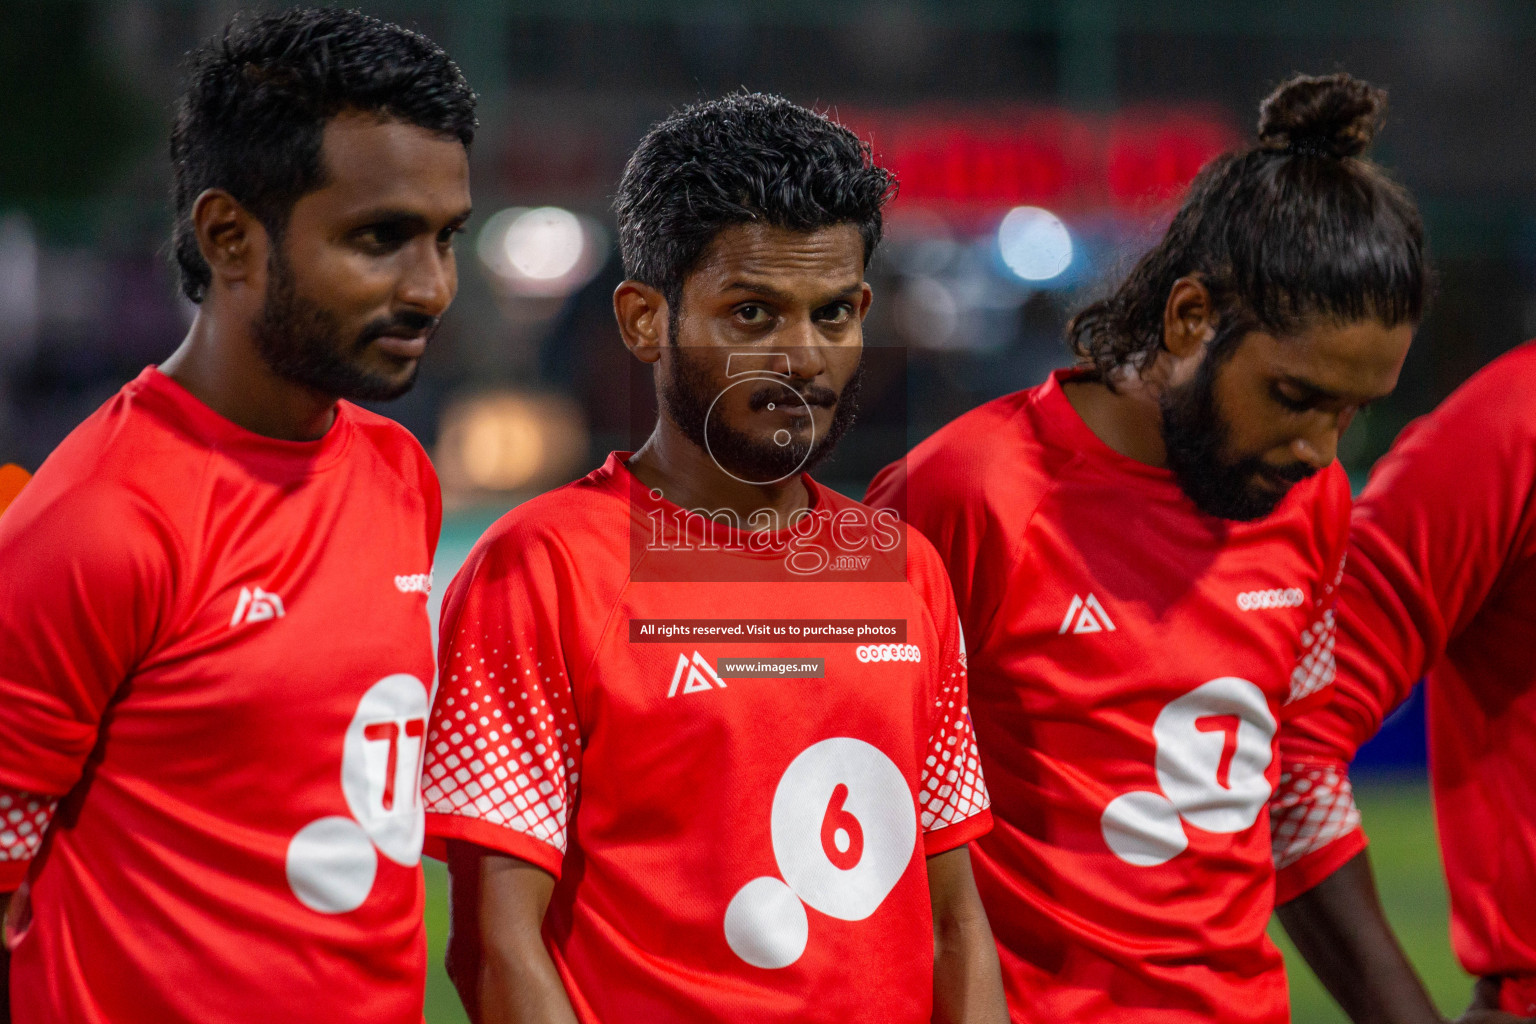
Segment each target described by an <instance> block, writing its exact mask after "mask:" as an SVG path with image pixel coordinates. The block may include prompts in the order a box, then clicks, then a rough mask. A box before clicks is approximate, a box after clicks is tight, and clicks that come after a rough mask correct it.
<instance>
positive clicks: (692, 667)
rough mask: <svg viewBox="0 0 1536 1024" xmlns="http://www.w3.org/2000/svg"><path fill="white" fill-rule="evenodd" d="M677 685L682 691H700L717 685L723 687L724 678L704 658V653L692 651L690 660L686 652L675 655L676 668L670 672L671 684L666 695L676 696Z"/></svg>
mask: <svg viewBox="0 0 1536 1024" xmlns="http://www.w3.org/2000/svg"><path fill="white" fill-rule="evenodd" d="M679 685H681V686H682V688H683V692H684V693H700V692H702V691H704V690H713V689H716V688H717V687H718V688H719V689H721V690H723V689H725V680H724V679H721V678H720V675H719V673H717V672H716V671H715V667H714V666H713V665H711V664H710V663H709V662H707V661H705V660H704V655H702V654H700V653H699V652H698V651H694V652H693V658H692V660H690V659H689V657H688V655H686V654H679V655H678V656H677V668H676V669H675V670H674V671H673V673H672V685H671V687H669V688H668V689H667V696H668V697H676V696H677V688H678V686H679Z"/></svg>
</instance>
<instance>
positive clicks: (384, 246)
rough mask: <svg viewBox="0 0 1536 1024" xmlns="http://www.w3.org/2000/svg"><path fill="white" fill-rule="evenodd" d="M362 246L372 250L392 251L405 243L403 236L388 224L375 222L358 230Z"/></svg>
mask: <svg viewBox="0 0 1536 1024" xmlns="http://www.w3.org/2000/svg"><path fill="white" fill-rule="evenodd" d="M357 237H358V240H359V241H360V242H361V243H362V245H363V248H365V249H370V250H372V251H374V252H393V251H394V250H396V249H398V248H400V246H401V245H403V244H404V243H405V236H404V235H403V234H402V233H401V232H400V231H398V230H396V229H395V228H393V227H390V226H389V225H388V224H375V225H374V226H373V227H368V228H363V230H362V231H360V232H358V236H357Z"/></svg>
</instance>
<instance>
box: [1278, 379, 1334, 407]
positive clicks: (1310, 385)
mask: <svg viewBox="0 0 1536 1024" xmlns="http://www.w3.org/2000/svg"><path fill="white" fill-rule="evenodd" d="M1279 382H1280V383H1281V384H1289V385H1290V386H1291V387H1293V388H1296V389H1297V390H1298V391H1302V392H1304V395H1303V397H1304V398H1311V399H1318V398H1320V399H1323V400H1325V401H1330V402H1342V401H1346V400H1347V396H1345V395H1341V394H1338V393H1337V392H1335V391H1332V390H1330V389H1328V388H1325V387H1323V386H1322V385H1321V384H1317V383H1314V382H1313V381H1310V380H1307V379H1306V378H1305V377H1297V376H1295V375H1294V374H1289V373H1288V374H1286V375H1285V376H1283V377H1281V378H1280V381H1279Z"/></svg>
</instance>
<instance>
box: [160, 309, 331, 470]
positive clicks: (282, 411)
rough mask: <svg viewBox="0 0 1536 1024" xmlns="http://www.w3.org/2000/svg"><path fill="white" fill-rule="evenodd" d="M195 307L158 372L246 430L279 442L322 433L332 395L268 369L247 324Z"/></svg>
mask: <svg viewBox="0 0 1536 1024" xmlns="http://www.w3.org/2000/svg"><path fill="white" fill-rule="evenodd" d="M206 306H207V302H206V301H205V308H202V309H199V310H198V312H197V317H196V319H194V320H193V321H192V327H191V329H190V330H189V331H187V336H186V338H184V339H183V340H182V343H181V345H180V347H178V348H177V349H176V351H175V352H173V353H172V354H171V357H170V358H169V359H167V360H166V361H165V362H163V363H161V364H160V371H161V372H162V373H164V374H165V375H166V376H168V377H170V378H171V379H172V380H174V381H175V382H176V383H178V384H180V385H181V386H182V387H184V388H186V389H187V390H188V391H189V392H191V394H192V396H193V397H194V398H196V399H197V400H198V401H200V402H202V403H203V404H204V405H206V406H208V408H210V409H212V410H213V411H214V412H216V413H218V414H219V415H220V416H223V417H224V418H225V419H227V420H229V421H230V422H232V423H234V424H236V425H238V426H241V427H244V428H245V429H246V430H249V431H251V432H252V433H255V434H261V435H263V436H264V437H272V438H276V439H278V440H281V441H313V440H316V439H318V438H320V437H323V436H325V432H326V431H327V430H329V429H330V428H331V423H332V421H334V420H335V418H336V399H335V398H334V397H332V396H329V395H320V394H317V393H315V392H314V391H312V390H310V389H309V388H306V387H303V386H301V385H298V384H294V383H292V382H291V381H287V380H284V379H283V378H281V377H279V376H277V375H276V374H275V373H273V372H272V370H271V368H270V367H268V366H267V364H266V362H265V361H264V360H263V359H262V358H261V355H260V353H259V352H258V351H257V349H256V342H255V339H254V338H252V337H251V332H250V329H249V327H247V326H245V325H244V324H239V325H235V324H231V323H230V318H229V317H226V316H220V315H219V313H218V311H216V310H212V309H209V308H206Z"/></svg>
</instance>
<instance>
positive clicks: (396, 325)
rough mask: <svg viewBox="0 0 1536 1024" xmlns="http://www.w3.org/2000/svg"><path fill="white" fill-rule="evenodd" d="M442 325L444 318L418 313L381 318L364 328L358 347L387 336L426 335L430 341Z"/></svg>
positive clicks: (408, 312) (407, 336) (358, 338)
mask: <svg viewBox="0 0 1536 1024" xmlns="http://www.w3.org/2000/svg"><path fill="white" fill-rule="evenodd" d="M441 323H442V317H436V316H428V315H427V314H425V313H416V312H412V311H410V310H406V311H405V312H403V313H396V314H394V315H393V316H384V317H379V319H377V320H374V321H372V322H370V323H369V324H368V326H367V327H364V328H363V331H362V333H361V334H359V335H358V337H357V347H358V348H364V347H366V346H367V345H369V344H370V343H371V342H373V341H375V340H376V339H378V338H382V337H384V336H386V335H394V336H396V337H402V338H415V337H421V336H423V335H425V336H426V337H427V338H428V339H430V338H431V337H432V335H434V334H436V333H437V328H438V325H439V324H441Z"/></svg>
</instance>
